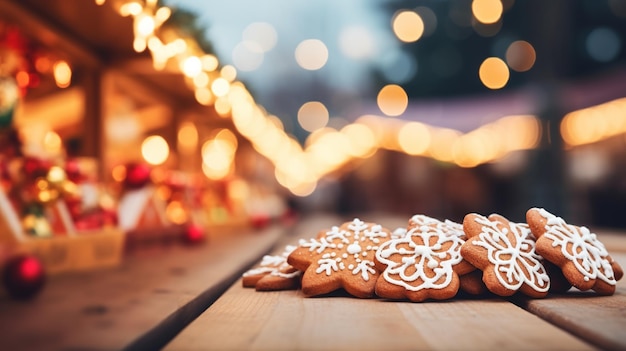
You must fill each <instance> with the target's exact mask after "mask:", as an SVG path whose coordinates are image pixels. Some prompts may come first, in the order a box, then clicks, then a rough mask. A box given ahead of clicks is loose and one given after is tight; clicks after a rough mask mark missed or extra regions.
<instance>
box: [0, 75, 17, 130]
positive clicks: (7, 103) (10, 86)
mask: <svg viewBox="0 0 626 351" xmlns="http://www.w3.org/2000/svg"><path fill="white" fill-rule="evenodd" d="M18 98H19V88H18V87H17V84H16V83H15V80H14V79H13V78H12V77H3V76H2V75H1V74H0V128H5V127H8V126H10V125H11V123H13V111H14V110H15V106H16V105H17V101H18Z"/></svg>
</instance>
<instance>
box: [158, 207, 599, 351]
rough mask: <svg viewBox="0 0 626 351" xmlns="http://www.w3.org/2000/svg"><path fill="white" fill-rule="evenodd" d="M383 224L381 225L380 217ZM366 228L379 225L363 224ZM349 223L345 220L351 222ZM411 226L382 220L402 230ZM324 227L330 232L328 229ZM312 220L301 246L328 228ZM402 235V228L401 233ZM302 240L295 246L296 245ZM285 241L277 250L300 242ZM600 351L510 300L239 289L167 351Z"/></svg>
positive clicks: (301, 232)
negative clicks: (400, 299)
mask: <svg viewBox="0 0 626 351" xmlns="http://www.w3.org/2000/svg"><path fill="white" fill-rule="evenodd" d="M376 218H378V217H376ZM361 219H363V220H372V219H371V217H369V216H362V218H361ZM344 220H345V219H344ZM405 222H406V221H405V220H404V219H398V218H394V217H393V216H390V217H384V218H383V217H380V220H379V223H381V224H383V225H386V226H390V227H395V226H401V225H402V224H401V223H405ZM322 224H324V225H322ZM332 224H338V222H337V219H335V218H325V222H323V221H320V220H314V219H308V222H306V223H301V225H300V226H299V227H298V228H296V229H295V230H294V236H295V238H299V237H303V238H306V237H311V236H312V234H313V233H317V231H318V230H320V229H323V228H325V227H326V225H332ZM394 229H395V228H394ZM295 238H294V239H295ZM294 239H292V238H285V239H283V241H282V242H281V243H280V245H277V251H276V252H275V253H278V252H279V251H280V250H281V249H282V245H283V244H287V243H294V242H297V240H294ZM460 348H462V349H468V350H471V349H475V350H485V349H502V348H505V349H541V350H548V349H576V350H585V349H594V347H593V346H590V345H589V344H586V343H585V342H583V341H581V340H579V339H577V338H576V337H574V336H572V335H570V334H568V333H567V332H565V331H563V330H561V329H559V328H557V327H555V326H553V325H551V324H549V323H547V322H545V321H543V320H541V319H540V318H539V317H537V316H535V315H533V314H531V313H528V312H526V311H524V310H522V309H520V308H519V307H517V306H516V305H514V304H512V303H510V302H508V301H506V300H503V299H487V300H479V299H460V298H457V299H454V300H451V301H445V302H426V303H410V302H388V301H383V300H377V299H371V300H363V299H356V298H352V297H349V296H346V295H345V294H341V293H337V294H334V295H332V296H329V297H318V298H306V297H304V296H303V295H302V293H301V292H300V291H282V292H256V291H254V290H253V289H245V288H243V287H241V282H240V281H238V282H237V283H235V284H234V285H233V286H232V287H231V288H230V289H229V290H228V291H227V292H226V293H225V294H224V295H222V296H221V297H220V298H219V299H218V300H217V301H216V302H215V303H214V304H213V305H212V306H211V307H210V308H209V309H207V311H205V312H204V313H203V314H202V315H201V316H200V317H198V319H196V320H195V321H194V322H192V323H191V324H190V325H189V326H188V327H187V328H185V329H184V330H183V331H182V332H181V333H180V334H179V335H178V336H177V337H176V338H174V339H173V340H172V342H171V343H170V344H168V345H167V346H166V348H165V349H166V350H294V349H306V350H387V349H392V350H393V349H411V350H416V349H438V350H449V349H460Z"/></svg>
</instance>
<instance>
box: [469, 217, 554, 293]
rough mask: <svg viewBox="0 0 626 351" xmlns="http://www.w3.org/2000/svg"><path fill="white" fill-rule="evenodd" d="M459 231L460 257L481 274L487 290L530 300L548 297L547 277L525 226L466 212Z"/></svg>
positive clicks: (548, 279) (501, 218)
mask: <svg viewBox="0 0 626 351" xmlns="http://www.w3.org/2000/svg"><path fill="white" fill-rule="evenodd" d="M463 228H464V230H465V233H466V234H467V236H468V239H467V241H466V242H465V244H463V247H461V254H462V255H463V258H465V259H466V260H467V261H469V262H470V263H471V264H473V265H474V266H475V267H476V268H478V269H480V270H481V271H483V282H484V283H485V285H486V286H487V289H489V291H491V292H493V293H494V294H496V295H500V296H511V295H513V294H515V293H516V292H517V291H520V292H522V293H523V294H525V295H528V296H531V297H544V296H546V295H547V294H548V290H549V289H550V278H549V276H548V274H547V272H546V269H545V267H544V265H543V263H542V259H541V257H540V256H539V255H538V254H537V253H536V252H535V241H534V238H533V237H532V235H531V232H530V229H529V228H528V226H527V225H526V224H520V223H513V222H510V221H509V220H507V219H506V218H504V217H502V216H500V215H495V214H493V215H491V216H489V218H487V217H484V216H481V215H479V214H475V213H470V214H468V215H466V216H465V219H464V220H463Z"/></svg>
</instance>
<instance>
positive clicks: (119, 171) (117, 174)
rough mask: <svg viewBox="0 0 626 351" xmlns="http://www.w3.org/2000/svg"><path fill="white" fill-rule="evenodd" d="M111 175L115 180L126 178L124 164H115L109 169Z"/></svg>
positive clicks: (119, 180) (120, 180)
mask: <svg viewBox="0 0 626 351" xmlns="http://www.w3.org/2000/svg"><path fill="white" fill-rule="evenodd" d="M111 177H112V178H113V180H115V181H116V182H122V181H124V179H126V167H125V166H124V165H117V166H115V167H113V169H112V170H111Z"/></svg>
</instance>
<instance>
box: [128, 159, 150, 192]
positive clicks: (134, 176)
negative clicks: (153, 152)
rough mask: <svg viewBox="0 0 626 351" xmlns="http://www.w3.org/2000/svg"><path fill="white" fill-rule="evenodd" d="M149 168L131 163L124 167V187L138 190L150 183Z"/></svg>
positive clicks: (143, 164)
mask: <svg viewBox="0 0 626 351" xmlns="http://www.w3.org/2000/svg"><path fill="white" fill-rule="evenodd" d="M150 172H151V169H150V166H148V165H147V164H145V163H131V164H129V165H126V178H125V179H124V186H126V187H127V188H128V189H139V188H142V187H144V186H145V185H146V184H148V182H150Z"/></svg>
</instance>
